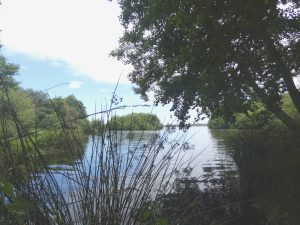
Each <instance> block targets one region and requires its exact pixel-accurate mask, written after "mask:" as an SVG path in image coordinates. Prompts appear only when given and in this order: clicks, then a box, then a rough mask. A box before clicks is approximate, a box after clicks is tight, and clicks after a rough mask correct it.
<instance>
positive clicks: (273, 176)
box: [228, 128, 300, 225]
mask: <svg viewBox="0 0 300 225" xmlns="http://www.w3.org/2000/svg"><path fill="white" fill-rule="evenodd" d="M228 144H229V145H230V146H231V149H232V151H231V154H232V156H233V158H234V161H235V163H236V165H237V168H238V172H239V180H240V188H241V194H242V195H243V198H245V199H255V202H254V204H256V205H257V206H258V208H259V210H260V211H261V212H265V213H266V217H267V218H268V220H269V222H268V223H269V224H282V225H285V224H288V225H294V224H295V225H296V224H299V221H300V216H299V210H300V203H299V199H300V192H299V190H300V180H299V178H298V177H299V173H298V172H299V169H300V167H299V158H300V152H299V146H300V142H299V133H295V132H288V131H287V130H286V129H281V130H280V129H278V128H277V129H276V130H274V129H270V130H262V131H257V130H256V131H242V132H240V133H239V135H238V136H233V137H231V138H230V139H229V140H228Z"/></svg>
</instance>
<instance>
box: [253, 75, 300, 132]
mask: <svg viewBox="0 0 300 225" xmlns="http://www.w3.org/2000/svg"><path fill="white" fill-rule="evenodd" d="M251 87H252V88H253V89H254V91H255V92H256V93H257V94H258V95H259V96H260V98H261V100H262V103H263V104H264V105H265V106H266V108H267V109H268V110H269V111H270V112H271V113H273V114H274V115H275V116H276V117H277V118H278V119H280V120H281V121H282V122H283V123H284V124H285V125H286V126H287V127H288V128H289V129H291V130H298V131H300V124H299V123H297V121H295V120H294V119H292V118H291V117H290V116H289V115H287V114H286V113H285V112H284V111H283V110H282V109H281V108H280V106H279V105H278V104H277V103H276V102H275V103H272V102H270V101H268V100H267V99H268V96H266V94H264V92H263V90H262V89H261V88H260V87H259V86H258V85H257V84H256V83H255V81H252V85H251Z"/></svg>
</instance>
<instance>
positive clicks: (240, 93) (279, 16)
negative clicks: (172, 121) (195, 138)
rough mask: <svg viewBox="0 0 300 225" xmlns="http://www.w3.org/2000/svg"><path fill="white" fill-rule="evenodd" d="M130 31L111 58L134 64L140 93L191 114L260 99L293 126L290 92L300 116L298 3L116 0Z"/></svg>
mask: <svg viewBox="0 0 300 225" xmlns="http://www.w3.org/2000/svg"><path fill="white" fill-rule="evenodd" d="M117 2H118V3H119V5H120V7H121V10H122V12H121V16H120V20H121V22H122V25H123V26H124V28H125V33H124V35H123V37H122V38H121V39H120V43H119V48H118V49H117V50H115V51H113V52H112V55H113V56H115V57H117V58H118V59H120V60H123V61H124V62H125V63H128V64H132V65H133V68H134V69H133V71H132V72H131V73H130V74H129V78H130V80H131V81H132V82H133V83H135V84H136V92H137V93H139V94H141V95H142V97H143V98H145V99H147V92H148V91H150V90H154V91H155V97H156V103H163V104H167V103H171V102H172V103H173V107H172V110H173V111H174V112H175V115H176V116H177V117H178V118H179V119H180V120H181V121H182V122H185V121H186V120H187V119H188V118H189V114H188V112H189V110H190V109H196V110H197V112H198V118H197V119H199V118H200V115H201V114H207V115H211V114H223V115H225V116H227V117H230V116H232V115H233V114H234V113H236V112H245V111H247V110H248V108H249V106H250V105H251V102H252V101H253V100H259V101H261V102H262V103H263V104H264V105H265V107H266V108H267V109H268V110H270V111H272V112H273V113H274V114H275V115H276V116H277V117H279V118H280V119H281V120H282V121H283V122H284V123H285V124H287V125H288V126H289V127H295V123H294V121H293V119H292V118H290V117H289V116H288V115H287V114H286V113H285V112H283V110H282V109H281V98H282V94H283V93H285V92H288V93H289V94H290V96H291V100H292V102H293V104H294V105H295V107H296V109H297V111H298V112H300V92H299V90H298V89H297V87H296V85H295V82H294V79H293V78H295V77H297V76H298V75H299V72H300V54H299V52H300V41H299V39H300V19H299V14H300V3H299V1H297V0H285V1H283V0H281V1H280V0H264V1H262V0H225V1H215V0H197V1H195V0H176V1H175V0H174V1H171V0H151V1H149V0H117Z"/></svg>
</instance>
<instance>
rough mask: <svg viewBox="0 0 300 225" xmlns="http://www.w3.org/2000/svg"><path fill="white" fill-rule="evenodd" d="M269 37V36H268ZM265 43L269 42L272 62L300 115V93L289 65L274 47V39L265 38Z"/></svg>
mask: <svg viewBox="0 0 300 225" xmlns="http://www.w3.org/2000/svg"><path fill="white" fill-rule="evenodd" d="M266 36H267V35H266ZM265 41H266V42H267V46H268V49H269V51H270V55H271V56H272V61H274V62H275V63H276V65H277V70H278V72H279V74H280V75H281V78H282V79H283V80H284V82H285V84H286V87H287V90H288V92H289V94H290V96H291V99H292V101H293V103H294V105H295V107H296V109H297V111H298V112H299V113H300V92H299V90H298V89H297V87H296V85H295V82H294V80H293V76H292V74H291V72H290V70H289V68H288V67H287V65H286V64H285V63H284V61H283V60H282V57H281V55H280V53H279V51H278V50H277V48H276V46H275V45H274V42H273V41H272V39H271V38H270V37H269V36H267V37H266V38H265Z"/></svg>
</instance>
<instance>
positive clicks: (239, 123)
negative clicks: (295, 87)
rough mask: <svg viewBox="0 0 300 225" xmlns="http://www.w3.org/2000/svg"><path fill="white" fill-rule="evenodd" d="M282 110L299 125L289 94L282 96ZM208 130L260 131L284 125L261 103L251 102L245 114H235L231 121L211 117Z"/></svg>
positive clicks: (297, 114)
mask: <svg viewBox="0 0 300 225" xmlns="http://www.w3.org/2000/svg"><path fill="white" fill-rule="evenodd" d="M281 104H282V110H283V111H284V112H285V113H286V114H287V115H289V117H291V118H292V119H293V120H294V122H295V123H296V124H300V114H299V113H298V111H297V109H296V108H295V105H294V104H293V103H292V100H291V98H290V95H289V94H287V93H286V94H283V95H282V100H281ZM208 126H209V128H213V129H220V128H223V129H224V128H225V129H226V128H235V129H261V128H267V127H269V128H270V127H274V128H275V127H283V126H284V124H283V123H282V122H281V121H279V120H278V119H277V118H276V117H275V116H274V115H272V114H271V113H270V112H269V111H268V110H267V109H266V108H265V107H264V105H263V104H262V103H260V102H252V104H251V105H250V109H249V110H248V111H246V113H235V114H234V115H233V119H232V120H231V121H230V120H226V119H225V117H224V116H215V117H214V116H213V117H212V118H211V119H210V120H209V122H208Z"/></svg>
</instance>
